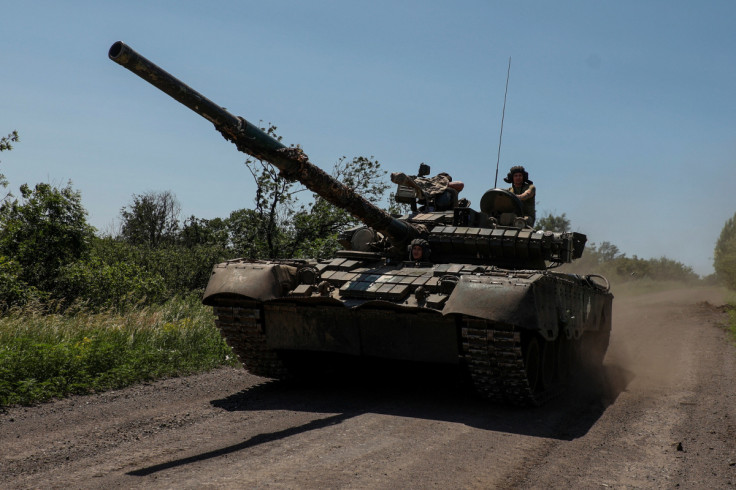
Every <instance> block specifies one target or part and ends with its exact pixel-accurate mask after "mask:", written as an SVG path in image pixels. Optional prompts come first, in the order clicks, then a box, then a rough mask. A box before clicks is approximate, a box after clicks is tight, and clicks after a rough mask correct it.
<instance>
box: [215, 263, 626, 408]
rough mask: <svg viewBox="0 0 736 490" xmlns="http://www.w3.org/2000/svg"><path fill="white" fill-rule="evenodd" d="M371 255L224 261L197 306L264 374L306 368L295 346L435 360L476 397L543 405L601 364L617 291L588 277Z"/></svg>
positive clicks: (317, 352)
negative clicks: (455, 372) (461, 374)
mask: <svg viewBox="0 0 736 490" xmlns="http://www.w3.org/2000/svg"><path fill="white" fill-rule="evenodd" d="M361 259H362V260H361ZM371 259H372V257H367V258H364V257H357V258H356V257H338V258H335V259H333V260H331V261H329V262H325V263H319V264H317V263H314V262H306V261H289V260H285V261H249V260H243V259H240V260H235V261H229V262H226V263H223V264H218V265H216V266H215V267H214V269H213V273H212V276H211V278H210V281H209V284H208V286H207V289H206V291H205V295H204V303H205V304H207V305H211V306H213V307H214V311H215V315H216V316H217V326H218V327H219V329H220V331H221V333H222V335H223V337H224V338H225V340H226V341H227V343H228V344H229V345H230V346H231V347H232V348H233V351H234V352H235V353H236V354H237V355H238V357H239V359H240V361H241V362H242V363H243V365H244V366H245V368H246V369H247V370H248V371H249V372H251V373H252V374H256V375H259V376H265V377H270V378H280V379H283V378H289V377H292V376H293V375H295V374H297V373H298V372H299V371H301V370H302V368H304V367H307V366H306V365H300V364H298V363H296V364H295V362H296V360H298V359H300V356H299V355H298V354H300V353H309V354H311V355H312V359H314V356H317V357H320V356H322V357H324V358H325V359H331V357H330V356H332V355H340V356H348V357H356V358H359V357H363V358H383V359H392V360H405V361H418V362H432V363H442V364H448V365H459V366H461V367H462V368H463V369H464V370H466V371H467V372H468V374H469V375H470V378H471V379H472V382H473V385H474V387H475V390H476V392H477V393H478V394H480V395H481V396H483V397H486V398H489V399H492V400H495V401H500V402H507V403H512V404H516V405H539V404H542V403H544V402H545V401H546V400H548V399H549V398H551V397H553V396H554V395H556V394H557V393H559V392H560V391H561V390H562V389H563V388H564V386H565V384H566V381H567V380H568V379H569V377H570V376H572V375H573V374H574V373H575V372H576V371H577V370H579V369H589V368H595V367H599V366H600V365H601V363H602V360H603V356H604V355H605V352H606V349H607V347H608V340H609V336H610V331H611V305H612V299H613V296H612V295H611V294H610V293H609V292H607V291H606V288H603V287H601V286H600V285H599V284H597V283H596V282H594V281H593V280H591V278H589V277H581V276H577V275H572V274H562V273H556V272H551V271H539V270H528V271H525V270H514V271H512V270H504V269H499V268H497V267H494V266H482V265H480V266H479V265H470V264H466V265H464V264H452V265H450V264H430V263H414V262H404V263H397V264H392V265H386V264H385V262H384V261H382V260H371Z"/></svg>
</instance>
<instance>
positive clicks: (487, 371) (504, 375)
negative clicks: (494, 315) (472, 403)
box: [461, 318, 563, 406]
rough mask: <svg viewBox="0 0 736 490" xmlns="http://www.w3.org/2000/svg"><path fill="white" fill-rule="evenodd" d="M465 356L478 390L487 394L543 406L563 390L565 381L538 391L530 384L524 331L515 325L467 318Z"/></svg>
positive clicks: (521, 404)
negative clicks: (523, 336) (515, 328)
mask: <svg viewBox="0 0 736 490" xmlns="http://www.w3.org/2000/svg"><path fill="white" fill-rule="evenodd" d="M461 334H462V347H463V358H464V360H465V362H466V365H467V368H468V371H469V372H470V377H471V379H472V381H473V384H474V386H475V390H476V392H477V393H478V394H479V395H481V396H482V397H484V398H488V399H490V400H493V401H496V402H501V403H511V404H513V405H519V406H530V405H531V406H539V405H542V404H543V403H545V402H547V401H549V400H550V399H551V398H553V397H555V396H557V395H559V394H560V393H561V392H562V388H563V383H561V382H555V383H552V386H551V387H548V388H545V389H543V390H539V391H535V390H533V389H532V387H531V386H530V385H529V380H528V378H527V372H526V368H525V366H524V354H523V351H522V339H521V332H519V331H518V330H514V328H513V327H511V326H502V325H498V324H494V323H492V322H488V321H484V320H478V319H471V318H468V319H465V321H464V325H463V327H462V331H461Z"/></svg>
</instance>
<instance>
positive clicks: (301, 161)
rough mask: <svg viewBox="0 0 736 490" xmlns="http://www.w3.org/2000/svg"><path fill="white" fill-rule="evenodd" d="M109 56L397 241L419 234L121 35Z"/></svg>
mask: <svg viewBox="0 0 736 490" xmlns="http://www.w3.org/2000/svg"><path fill="white" fill-rule="evenodd" d="M108 56H109V58H110V59H111V60H112V61H114V62H116V63H118V64H119V65H121V66H123V67H124V68H127V69H128V70H130V71H132V72H133V73H135V74H136V75H138V76H139V77H141V78H142V79H143V80H145V81H147V82H149V83H150V84H151V85H153V86H155V87H156V88H158V89H159V90H161V91H162V92H165V93H166V94H168V95H169V96H171V97H172V98H173V99H175V100H176V101H178V102H180V103H181V104H183V105H185V106H187V107H188V108H189V109H191V110H193V111H194V112H196V113H197V114H199V115H200V116H202V117H204V118H205V119H207V120H208V121H210V122H211V123H212V124H214V125H215V128H216V129H217V130H218V131H219V132H220V133H222V135H223V136H224V137H225V138H226V139H227V140H229V141H231V142H233V143H235V145H236V146H237V148H238V150H240V151H242V152H244V153H247V154H249V155H251V156H253V157H255V158H258V159H260V160H264V161H267V162H269V163H271V164H273V165H275V166H276V167H277V168H278V169H279V170H280V171H281V173H282V174H283V175H284V176H285V177H287V178H289V179H295V180H298V181H299V182H301V183H302V184H303V185H304V186H306V187H307V188H308V189H309V190H311V191H312V192H314V193H316V194H318V195H320V196H322V197H323V198H324V199H325V200H327V201H328V202H330V203H331V204H334V205H335V206H338V207H340V208H342V209H345V210H347V211H348V212H349V213H351V214H352V215H353V216H355V217H356V218H358V219H360V220H361V221H362V222H363V223H365V224H366V225H367V226H370V227H372V228H374V229H375V230H377V231H379V232H381V233H383V234H384V235H386V236H388V237H389V238H390V239H391V240H392V241H394V242H407V241H409V240H411V239H413V238H416V237H417V236H419V234H420V231H419V230H418V229H417V228H415V227H414V226H413V225H411V224H409V223H407V222H405V221H401V220H398V219H396V218H393V217H392V216H391V215H390V214H388V213H386V212H385V211H383V210H382V209H380V208H378V207H376V206H375V205H373V204H372V203H370V202H368V201H367V200H366V199H365V198H363V197H362V196H361V195H359V194H357V193H356V192H355V191H353V190H352V189H351V188H349V187H347V186H345V185H343V184H342V183H341V182H339V181H337V180H336V179H335V178H333V177H332V176H330V175H329V174H327V173H326V172H324V171H323V170H322V169H320V168H319V167H316V166H315V165H313V164H312V163H310V162H309V160H308V158H307V156H306V155H305V154H304V152H302V151H301V150H300V149H299V148H293V147H287V146H285V145H284V144H282V143H281V142H279V141H278V140H276V139H275V138H272V137H271V136H270V135H268V134H266V133H265V132H263V131H261V130H260V129H259V128H258V127H257V126H255V125H254V124H252V123H250V122H248V121H247V120H245V119H244V118H242V117H239V116H235V115H233V114H231V113H230V112H228V111H227V110H226V109H225V108H223V107H221V106H219V105H218V104H216V103H214V102H212V101H211V100H210V99H208V98H207V97H205V96H204V95H202V94H200V93H199V92H197V91H196V90H194V89H193V88H191V87H189V86H188V85H187V84H185V83H184V82H182V81H180V80H178V79H177V78H176V77H174V76H173V75H171V74H169V73H168V72H166V71H164V70H163V69H162V68H160V67H159V66H158V65H156V64H155V63H153V62H151V61H150V60H148V59H146V58H145V57H144V56H142V55H140V54H138V53H137V52H136V51H135V50H133V49H132V48H131V47H130V46H128V45H126V44H125V43H123V42H121V41H118V42H116V43H114V44H113V45H112V46H111V47H110V50H109V52H108Z"/></svg>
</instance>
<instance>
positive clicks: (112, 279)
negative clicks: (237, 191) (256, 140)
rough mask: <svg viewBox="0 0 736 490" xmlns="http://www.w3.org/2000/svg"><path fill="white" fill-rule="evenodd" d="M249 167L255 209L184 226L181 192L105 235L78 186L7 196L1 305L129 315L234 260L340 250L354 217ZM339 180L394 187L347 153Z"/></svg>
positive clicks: (138, 199) (147, 204)
mask: <svg viewBox="0 0 736 490" xmlns="http://www.w3.org/2000/svg"><path fill="white" fill-rule="evenodd" d="M11 138H12V139H11ZM15 141H17V134H13V135H9V136H8V137H6V138H3V145H4V146H3V149H4V150H7V149H11V148H12V145H11V143H12V142H15ZM247 163H248V168H249V169H250V170H251V172H252V175H253V178H254V181H255V183H256V188H257V191H256V198H255V202H254V207H253V208H252V209H248V208H244V209H239V210H236V211H233V212H232V213H230V215H229V216H228V217H226V218H215V219H203V218H198V217H196V216H190V217H188V218H186V219H184V220H181V219H180V210H181V207H180V205H179V203H178V201H177V199H176V196H174V195H173V194H172V193H171V192H169V191H162V192H153V191H151V192H146V193H143V194H138V195H134V196H132V200H131V202H130V203H129V204H127V205H125V206H123V207H122V208H121V210H120V225H119V228H118V229H117V230H115V231H113V232H111V233H109V234H107V235H104V236H103V235H100V234H98V233H97V232H96V230H95V229H94V228H93V227H92V226H90V225H89V224H88V222H87V211H86V209H85V208H84V206H83V205H82V199H81V195H80V193H79V192H78V191H76V190H74V189H73V188H72V186H71V183H69V184H67V185H66V186H65V187H55V186H52V185H49V184H37V185H36V186H35V187H33V188H31V187H30V186H28V185H22V186H21V187H20V194H19V195H18V196H14V195H12V194H10V193H6V194H5V196H4V198H3V199H2V203H1V204H0V309H2V310H7V309H8V308H11V307H22V306H24V305H27V304H28V303H36V304H41V305H44V306H45V307H46V308H52V309H54V310H66V309H68V308H69V307H71V306H74V305H76V306H83V307H85V308H92V309H101V308H112V309H116V310H118V311H124V310H125V309H127V308H129V307H130V306H135V305H139V306H144V305H151V304H159V303H162V302H164V301H165V300H167V299H169V298H171V297H174V296H186V295H188V294H192V293H196V294H201V292H202V291H203V289H204V287H205V286H206V284H207V280H208V278H209V275H210V272H211V270H212V266H213V264H216V263H219V262H222V261H224V260H227V259H232V258H236V257H249V258H256V259H263V258H283V257H317V258H319V257H326V256H329V255H331V254H332V253H334V251H335V249H337V247H338V243H337V238H336V237H337V231H338V230H340V229H342V228H344V227H346V226H349V225H352V224H354V222H355V221H354V218H352V216H350V215H349V214H348V213H346V212H344V211H343V210H340V209H336V208H334V207H333V206H331V205H329V204H328V203H327V202H325V201H324V200H322V199H321V198H319V197H318V196H314V198H313V199H312V200H311V201H310V202H309V203H307V204H305V203H303V202H302V201H299V200H297V199H296V195H297V193H298V192H301V191H302V190H303V189H301V188H299V187H298V186H297V185H295V184H294V183H293V182H289V181H286V180H285V179H283V178H282V177H281V176H280V175H279V174H278V171H277V170H276V169H274V168H273V167H272V166H270V165H268V164H265V163H262V162H252V161H249V162H247ZM333 175H334V176H335V177H336V178H338V179H340V180H341V181H343V182H344V183H346V184H347V185H349V186H351V187H353V188H355V189H356V190H357V191H358V192H360V193H362V194H363V195H365V196H366V197H367V198H368V199H372V200H381V199H382V198H383V194H384V192H385V191H386V190H387V189H388V185H387V184H386V183H385V182H384V175H385V172H384V171H382V170H381V168H380V164H379V163H378V162H377V161H376V160H375V159H373V158H372V157H371V158H364V157H357V158H353V159H352V160H350V159H347V158H345V157H343V158H341V159H340V160H339V161H338V162H337V164H336V165H335V167H334V169H333ZM2 184H3V187H7V182H5V181H4V180H3V182H2Z"/></svg>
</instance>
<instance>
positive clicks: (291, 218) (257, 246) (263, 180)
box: [227, 125, 388, 258]
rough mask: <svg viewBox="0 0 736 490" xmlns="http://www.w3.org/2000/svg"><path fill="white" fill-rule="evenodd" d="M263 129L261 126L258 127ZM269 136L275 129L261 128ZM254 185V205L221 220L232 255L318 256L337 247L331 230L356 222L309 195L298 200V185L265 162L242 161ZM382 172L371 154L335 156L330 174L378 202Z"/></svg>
mask: <svg viewBox="0 0 736 490" xmlns="http://www.w3.org/2000/svg"><path fill="white" fill-rule="evenodd" d="M262 129H263V128H262ZM263 131H265V132H267V133H268V134H269V135H271V136H272V137H274V138H276V139H277V140H279V141H281V137H279V136H276V133H275V132H276V127H275V126H273V125H271V126H269V127H268V128H267V129H263ZM245 163H246V165H247V166H248V169H249V170H250V172H251V174H252V175H253V179H254V181H255V183H256V198H255V208H254V209H252V210H248V209H241V210H238V211H235V212H233V213H232V214H231V215H230V218H228V220H227V226H228V230H229V232H230V242H231V244H232V246H233V251H234V252H235V254H236V255H237V256H244V257H251V258H283V257H324V256H327V255H330V254H331V253H332V252H334V250H335V249H336V248H337V247H338V243H337V233H338V231H340V230H341V229H343V228H345V227H346V226H351V225H354V224H356V223H357V220H356V218H355V217H353V216H351V215H350V213H348V212H347V211H345V210H343V209H339V208H337V207H335V206H333V205H332V204H330V203H328V202H327V201H326V200H324V199H323V198H322V197H321V196H319V195H316V194H314V195H313V196H312V201H311V202H308V203H304V202H303V201H301V202H300V201H299V200H298V199H297V195H298V194H300V193H302V192H304V191H305V190H307V189H305V188H304V187H303V186H300V185H298V184H297V183H295V182H293V181H290V180H287V179H286V178H284V177H283V176H282V175H281V173H280V171H279V170H278V169H277V168H276V167H274V166H273V165H271V164H270V163H268V162H264V161H261V160H254V159H250V158H249V159H248V160H246V162H245ZM385 175H386V172H385V171H383V170H381V167H380V164H379V163H378V161H377V160H375V159H374V157H370V158H366V157H356V158H353V159H348V158H347V157H344V156H343V157H341V158H340V159H338V161H337V163H336V164H335V166H334V168H333V170H332V176H333V177H334V178H335V179H337V180H339V181H341V182H342V183H343V184H344V185H346V186H347V187H350V188H351V189H353V190H354V191H355V192H357V193H359V194H361V195H362V196H363V197H365V198H366V199H368V200H369V201H373V202H378V201H380V200H382V199H383V194H384V193H385V191H386V189H388V185H387V184H386V183H385V181H384V177H385Z"/></svg>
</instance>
